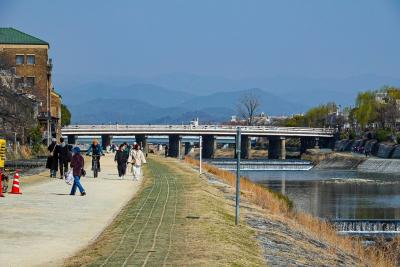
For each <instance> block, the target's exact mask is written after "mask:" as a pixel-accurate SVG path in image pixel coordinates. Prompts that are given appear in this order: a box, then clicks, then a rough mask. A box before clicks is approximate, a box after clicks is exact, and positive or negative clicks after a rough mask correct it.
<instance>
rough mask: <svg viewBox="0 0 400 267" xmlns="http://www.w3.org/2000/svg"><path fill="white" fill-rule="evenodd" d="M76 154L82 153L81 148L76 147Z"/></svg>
mask: <svg viewBox="0 0 400 267" xmlns="http://www.w3.org/2000/svg"><path fill="white" fill-rule="evenodd" d="M73 151H74V153H81V149H80V148H79V147H77V146H76V147H74V150H73Z"/></svg>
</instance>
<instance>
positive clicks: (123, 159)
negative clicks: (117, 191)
mask: <svg viewBox="0 0 400 267" xmlns="http://www.w3.org/2000/svg"><path fill="white" fill-rule="evenodd" d="M124 150H125V145H124V144H121V145H120V146H119V149H118V150H117V152H116V153H115V158H114V161H116V162H117V165H118V176H119V178H121V179H123V178H124V177H125V173H126V163H127V161H128V156H127V154H126V153H125V151H124Z"/></svg>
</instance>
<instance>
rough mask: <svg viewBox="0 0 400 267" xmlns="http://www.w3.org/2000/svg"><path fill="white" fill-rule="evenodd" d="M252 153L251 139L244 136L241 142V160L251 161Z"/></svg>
mask: <svg viewBox="0 0 400 267" xmlns="http://www.w3.org/2000/svg"><path fill="white" fill-rule="evenodd" d="M250 152H251V138H250V136H248V135H242V136H241V142H240V158H242V159H249V158H250Z"/></svg>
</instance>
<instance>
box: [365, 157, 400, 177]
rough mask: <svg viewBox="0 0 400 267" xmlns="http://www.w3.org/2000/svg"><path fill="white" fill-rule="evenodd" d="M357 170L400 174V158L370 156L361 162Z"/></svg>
mask: <svg viewBox="0 0 400 267" xmlns="http://www.w3.org/2000/svg"><path fill="white" fill-rule="evenodd" d="M357 170H358V171H360V172H371V173H385V174H400V159H379V158H369V159H367V160H366V161H364V162H363V163H361V164H360V165H359V166H358V168H357Z"/></svg>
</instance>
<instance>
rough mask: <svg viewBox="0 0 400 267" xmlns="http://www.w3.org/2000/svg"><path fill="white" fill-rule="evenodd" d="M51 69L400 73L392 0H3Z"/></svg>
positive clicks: (235, 74)
mask: <svg viewBox="0 0 400 267" xmlns="http://www.w3.org/2000/svg"><path fill="white" fill-rule="evenodd" d="M0 25H1V26H2V27H15V28H17V29H19V30H21V31H24V32H26V33H30V34H32V35H34V36H37V37H40V38H42V39H43V40H46V41H48V42H49V43H50V45H51V57H52V58H53V62H54V66H55V69H54V72H55V75H57V74H61V75H78V74H88V75H118V74H121V73H122V74H123V75H135V76H153V75H158V74H166V73H175V72H178V73H193V74H200V75H215V76H224V77H227V78H240V77H252V76H268V77H270V76H276V75H295V76H305V77H314V78H319V77H338V78H339V77H348V76H352V75H359V74H377V75H387V76H392V77H396V78H399V77H400V1H398V0H292V1H289V0H275V1H269V0H248V1H245V0H243V1H234V0H201V1H199V0H198V1H190V0H168V1H166V0H160V1H152V0H143V1H104V2H102V3H100V1H86V0H85V1H82V0H80V1H76V0H73V1H72V0H68V1H63V2H62V3H61V1H54V0H47V1H41V0H35V1H18V0H12V1H11V0H10V1H7V0H0Z"/></svg>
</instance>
